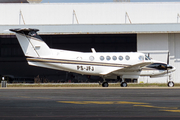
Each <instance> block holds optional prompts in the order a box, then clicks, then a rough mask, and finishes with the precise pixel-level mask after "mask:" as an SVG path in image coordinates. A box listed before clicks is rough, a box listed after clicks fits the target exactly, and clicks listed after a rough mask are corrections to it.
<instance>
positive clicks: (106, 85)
mask: <svg viewBox="0 0 180 120" xmlns="http://www.w3.org/2000/svg"><path fill="white" fill-rule="evenodd" d="M108 86H109V84H108V82H106V80H105V78H104V77H103V83H102V87H108ZM120 86H121V87H127V83H126V82H125V81H124V79H123V78H122V82H121V84H120Z"/></svg>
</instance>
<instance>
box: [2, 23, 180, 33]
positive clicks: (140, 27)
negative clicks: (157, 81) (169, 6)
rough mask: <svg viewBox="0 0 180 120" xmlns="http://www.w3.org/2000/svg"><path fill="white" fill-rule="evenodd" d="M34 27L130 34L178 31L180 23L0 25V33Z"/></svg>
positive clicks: (72, 31)
mask: <svg viewBox="0 0 180 120" xmlns="http://www.w3.org/2000/svg"><path fill="white" fill-rule="evenodd" d="M14 28H35V29H39V30H40V31H39V34H47V35H48V34H126V33H128V34H132V33H180V24H178V23H169V24H67V25H0V35H11V34H14V33H12V32H10V31H8V30H9V29H14Z"/></svg>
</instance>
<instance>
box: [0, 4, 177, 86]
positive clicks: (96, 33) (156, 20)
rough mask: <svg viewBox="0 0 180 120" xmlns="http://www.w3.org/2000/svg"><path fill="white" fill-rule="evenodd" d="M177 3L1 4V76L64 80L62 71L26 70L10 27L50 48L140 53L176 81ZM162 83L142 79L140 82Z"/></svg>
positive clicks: (162, 80)
mask: <svg viewBox="0 0 180 120" xmlns="http://www.w3.org/2000/svg"><path fill="white" fill-rule="evenodd" d="M179 13H180V2H168V3H167V2H161V3H160V2H159V3H157V2H156V3H155V2H149V3H146V2H134V3H133V2H112V3H39V4H29V3H8V4H7V3H1V4H0V16H1V19H0V66H1V67H0V75H9V76H10V75H11V76H14V77H18V76H19V77H22V78H25V77H36V76H37V75H40V76H45V77H47V78H48V79H52V80H53V79H64V78H61V77H62V76H63V77H66V72H62V71H56V70H50V69H44V68H38V67H33V66H28V64H27V62H26V59H25V57H24V55H23V53H22V50H21V48H20V45H19V44H18V41H17V40H16V37H15V35H14V33H11V32H9V31H7V30H8V29H11V28H37V29H39V30H40V31H39V34H40V35H41V36H42V38H43V39H44V40H45V42H46V43H47V44H48V45H49V46H50V47H52V48H57V49H58V48H59V49H66V50H76V51H83V52H90V51H91V50H90V49H91V48H95V49H96V51H97V52H108V51H110V52H113V51H114V52H136V51H137V52H143V53H146V54H148V53H150V57H151V58H153V59H155V60H160V61H164V62H167V54H168V52H170V64H171V65H173V66H175V67H176V71H175V72H174V73H173V74H172V76H173V79H174V82H175V83H179V82H180V76H179V75H178V73H179V72H180V53H179V51H180V24H179V22H180V19H179V18H180V15H179ZM141 81H143V82H148V83H154V82H158V83H166V81H167V78H166V77H161V78H149V77H140V78H139V79H138V82H141Z"/></svg>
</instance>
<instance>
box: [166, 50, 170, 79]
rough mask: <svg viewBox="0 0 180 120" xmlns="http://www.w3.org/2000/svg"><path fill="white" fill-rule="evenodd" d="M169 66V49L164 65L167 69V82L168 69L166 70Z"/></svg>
mask: <svg viewBox="0 0 180 120" xmlns="http://www.w3.org/2000/svg"><path fill="white" fill-rule="evenodd" d="M169 67H170V66H169V51H168V55H167V65H166V70H167V82H168V77H169V70H168V68H169Z"/></svg>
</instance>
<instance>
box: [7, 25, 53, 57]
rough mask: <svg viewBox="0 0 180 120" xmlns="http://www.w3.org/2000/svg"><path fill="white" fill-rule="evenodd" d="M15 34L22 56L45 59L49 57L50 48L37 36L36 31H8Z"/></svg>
mask: <svg viewBox="0 0 180 120" xmlns="http://www.w3.org/2000/svg"><path fill="white" fill-rule="evenodd" d="M10 31H12V32H15V33H16V36H17V39H18V41H19V43H20V45H21V48H22V50H23V52H24V55H25V56H27V57H47V56H49V55H51V51H50V48H49V47H48V45H47V44H46V43H45V42H44V41H43V40H42V38H41V37H40V36H39V35H38V34H37V31H39V30H38V29H31V28H25V29H10Z"/></svg>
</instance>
